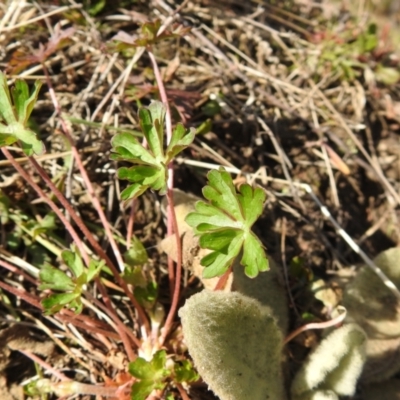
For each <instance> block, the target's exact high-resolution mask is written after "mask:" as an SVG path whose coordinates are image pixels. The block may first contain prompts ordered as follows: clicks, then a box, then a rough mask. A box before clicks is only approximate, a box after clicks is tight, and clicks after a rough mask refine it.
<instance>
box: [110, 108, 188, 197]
mask: <svg viewBox="0 0 400 400" xmlns="http://www.w3.org/2000/svg"><path fill="white" fill-rule="evenodd" d="M165 112H166V110H165V106H164V105H163V103H161V102H159V101H154V102H152V103H151V104H150V106H149V107H147V108H146V107H143V108H141V109H139V120H140V127H141V129H142V131H143V135H144V137H145V139H146V140H147V143H148V146H149V149H146V148H145V147H144V146H143V145H142V144H140V143H139V142H138V140H137V139H136V137H135V136H133V135H132V134H130V133H120V134H118V135H116V136H115V137H114V138H113V140H112V146H113V151H114V152H115V153H116V154H113V155H112V156H111V158H112V159H113V160H119V161H128V162H131V163H132V164H135V166H133V167H130V168H127V167H121V168H119V169H118V177H119V178H120V179H126V180H128V181H130V182H132V184H131V185H129V186H128V187H127V188H126V189H125V190H124V191H123V192H122V193H121V197H122V199H123V200H129V199H132V198H134V197H138V196H140V195H141V194H143V193H144V192H145V191H146V190H147V189H153V190H156V191H159V193H160V194H165V193H166V191H167V179H168V169H167V167H168V164H169V163H170V162H171V161H172V159H173V158H174V157H176V156H177V155H178V154H179V153H180V152H181V151H182V150H183V149H185V148H186V147H187V146H189V145H190V143H192V142H193V139H194V135H195V130H194V129H190V130H186V129H185V128H184V126H183V125H182V124H181V123H179V124H178V125H177V126H176V128H175V129H174V130H173V132H172V138H171V141H170V142H169V144H168V146H167V148H166V149H164V122H165Z"/></svg>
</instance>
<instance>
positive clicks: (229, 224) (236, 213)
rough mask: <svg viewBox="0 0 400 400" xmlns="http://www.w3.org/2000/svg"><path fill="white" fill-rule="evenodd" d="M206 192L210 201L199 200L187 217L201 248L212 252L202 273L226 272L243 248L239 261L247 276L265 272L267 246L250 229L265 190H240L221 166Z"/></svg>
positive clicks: (207, 275)
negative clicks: (198, 238)
mask: <svg viewBox="0 0 400 400" xmlns="http://www.w3.org/2000/svg"><path fill="white" fill-rule="evenodd" d="M203 195H204V197H205V198H206V199H207V200H208V201H209V202H210V203H205V202H203V201H199V202H197V203H196V206H195V208H196V211H194V212H192V213H190V214H188V216H187V217H186V222H187V223H188V224H189V225H190V226H191V227H192V228H194V231H195V233H196V234H197V235H199V236H200V247H202V248H205V249H209V250H211V251H212V252H211V253H210V254H208V255H207V256H205V257H203V258H202V260H201V265H203V266H204V267H206V268H205V269H204V272H203V276H204V277H205V278H212V277H214V276H221V275H222V274H224V273H225V272H226V271H227V269H228V268H229V266H230V265H231V264H232V262H233V260H234V259H235V258H236V257H237V256H238V255H239V253H240V251H241V250H242V258H241V261H240V263H241V264H242V265H243V266H244V268H245V273H246V275H247V276H248V277H250V278H254V277H256V276H257V274H258V273H259V272H262V271H266V270H267V269H268V259H267V257H266V254H265V251H264V248H263V246H262V244H261V242H260V240H259V239H258V238H257V236H256V235H255V234H254V233H253V232H252V231H251V227H252V225H253V224H254V222H255V221H256V220H257V218H258V217H259V216H260V215H261V213H262V209H263V203H264V201H265V193H264V191H263V190H261V189H259V188H256V189H254V188H252V187H251V186H250V185H247V184H244V185H242V186H241V187H240V189H239V193H237V192H236V189H235V186H234V185H233V182H232V178H231V176H230V174H229V173H228V172H226V171H225V170H224V169H221V170H219V171H211V172H210V173H209V174H208V185H207V186H205V187H204V188H203Z"/></svg>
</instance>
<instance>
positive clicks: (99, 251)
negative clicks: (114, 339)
mask: <svg viewBox="0 0 400 400" xmlns="http://www.w3.org/2000/svg"><path fill="white" fill-rule="evenodd" d="M30 161H31V162H32V164H33V166H34V167H35V168H36V170H37V172H38V173H39V175H40V176H41V177H42V179H43V180H44V181H45V182H46V184H47V185H48V186H49V188H50V189H51V191H52V192H53V193H54V195H55V196H56V197H57V199H58V200H59V201H60V203H61V204H62V205H63V206H64V207H65V209H66V210H67V212H68V213H69V215H70V216H71V218H72V219H73V220H74V222H75V223H76V224H77V225H78V227H79V229H80V230H81V231H82V233H83V234H84V235H85V237H86V238H87V239H88V240H89V243H90V244H91V245H92V246H93V248H94V250H95V251H96V252H97V254H98V255H99V256H100V257H102V258H103V259H104V260H105V261H106V263H107V265H108V266H109V267H110V269H111V270H113V271H115V275H116V277H117V281H118V283H119V284H120V285H121V287H122V288H124V285H125V287H126V290H124V292H125V293H126V294H127V295H128V296H129V295H130V296H131V297H132V298H133V299H134V300H135V301H134V302H133V304H134V305H135V302H136V299H135V298H134V297H133V295H132V294H131V291H130V290H129V289H128V287H127V285H126V283H125V281H124V280H123V279H122V278H121V276H120V274H119V273H118V272H117V270H116V269H115V266H114V264H113V263H112V261H111V260H110V259H109V257H108V256H107V254H106V253H105V252H104V250H103V249H102V248H101V246H100V245H99V244H98V242H97V241H96V239H95V238H94V237H93V235H92V233H91V232H90V231H89V229H88V228H87V227H86V225H85V224H84V223H83V221H82V219H81V218H79V216H78V215H77V214H76V212H75V210H74V209H73V208H72V207H71V205H70V204H69V202H68V200H67V199H66V198H65V197H64V195H63V194H62V193H61V192H60V190H59V189H58V188H57V187H56V186H55V185H54V183H53V182H52V180H51V179H50V177H49V176H48V175H47V173H46V171H45V170H44V169H43V168H42V167H41V166H40V165H39V164H38V163H37V161H36V160H35V159H34V158H33V157H31V158H30ZM62 215H63V214H62ZM87 265H88V263H87ZM96 283H97V284H98V285H99V289H100V291H101V292H102V295H103V297H104V300H105V303H106V304H108V303H107V299H108V295H107V292H106V291H105V289H104V287H103V285H102V284H101V282H100V281H98V282H96ZM102 288H103V289H102ZM131 301H132V299H131ZM136 303H137V302H136ZM135 306H136V305H135ZM110 307H112V306H110ZM111 311H112V309H111ZM143 314H144V312H143ZM139 317H140V313H139Z"/></svg>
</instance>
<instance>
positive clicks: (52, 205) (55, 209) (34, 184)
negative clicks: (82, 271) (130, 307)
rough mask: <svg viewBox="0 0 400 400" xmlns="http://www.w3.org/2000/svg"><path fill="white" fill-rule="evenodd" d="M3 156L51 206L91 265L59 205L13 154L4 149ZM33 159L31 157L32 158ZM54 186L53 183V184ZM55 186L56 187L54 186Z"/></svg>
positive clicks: (86, 261)
mask: <svg viewBox="0 0 400 400" xmlns="http://www.w3.org/2000/svg"><path fill="white" fill-rule="evenodd" d="M1 150H2V152H3V154H4V155H5V156H6V158H7V159H8V161H10V163H11V164H12V166H13V167H14V168H15V169H16V170H17V171H18V172H19V174H20V175H21V176H22V177H23V178H24V179H25V180H26V182H28V184H29V185H30V186H31V187H32V189H34V190H35V192H36V193H37V194H38V195H39V196H40V197H41V198H42V199H43V200H44V201H45V202H46V203H47V204H48V205H49V206H50V208H51V209H52V210H53V211H54V212H55V213H56V215H57V217H58V218H60V221H61V222H62V223H63V224H64V225H65V227H66V229H67V230H68V232H69V233H70V235H71V237H72V239H73V240H74V242H75V243H76V245H77V247H78V249H79V251H80V253H81V254H82V257H83V259H84V260H85V263H86V265H89V257H88V255H87V254H86V251H85V249H84V246H83V243H82V241H81V240H80V238H79V236H78V234H77V233H76V231H75V229H74V228H73V227H72V225H71V224H70V222H69V221H68V220H67V218H66V217H65V216H64V214H63V213H62V212H61V210H60V209H59V208H58V207H57V205H56V204H55V203H54V201H52V200H51V199H50V197H49V196H48V195H47V194H46V193H45V192H44V191H43V190H42V189H41V188H40V187H39V185H37V184H36V183H35V182H34V181H33V180H32V179H31V177H30V176H29V174H28V173H27V172H26V171H25V170H24V169H23V168H22V167H21V166H20V165H19V164H18V163H17V162H16V161H15V159H14V157H13V156H12V155H11V153H10V152H9V151H8V150H7V149H6V148H5V147H3V148H2V149H1ZM30 159H31V157H30ZM52 184H53V182H52ZM53 186H54V185H53ZM70 208H71V207H70Z"/></svg>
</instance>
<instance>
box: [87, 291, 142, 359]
mask: <svg viewBox="0 0 400 400" xmlns="http://www.w3.org/2000/svg"><path fill="white" fill-rule="evenodd" d="M89 296H90V297H91V298H92V301H93V303H95V304H96V305H97V307H99V308H101V309H103V311H106V312H107V310H108V309H107V308H106V307H105V306H103V304H101V302H100V301H99V300H97V299H95V298H93V297H92V296H91V295H90V294H89ZM110 317H111V318H112V319H113V320H114V322H115V323H116V324H117V326H118V327H119V329H120V331H121V332H120V334H121V340H122V342H123V343H124V345H125V350H126V352H127V354H128V357H129V359H130V360H131V361H133V360H134V359H135V358H136V355H135V354H134V353H133V352H132V349H131V346H130V344H129V342H128V341H127V338H128V336H129V337H130V339H131V340H132V341H133V343H135V345H136V346H137V347H140V341H139V340H138V338H137V337H136V336H135V335H134V334H133V333H132V332H131V331H130V329H129V328H128V327H127V326H126V325H124V324H123V323H122V322H121V320H120V319H119V318H118V316H117V315H116V314H114V313H113V314H111V315H110Z"/></svg>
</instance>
